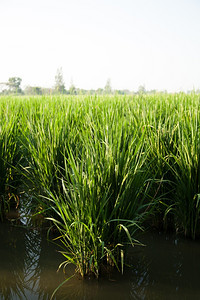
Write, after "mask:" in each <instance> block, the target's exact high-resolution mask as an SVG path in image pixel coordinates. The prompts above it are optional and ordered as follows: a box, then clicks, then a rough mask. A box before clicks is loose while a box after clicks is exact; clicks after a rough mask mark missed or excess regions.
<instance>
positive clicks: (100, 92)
mask: <svg viewBox="0 0 200 300" xmlns="http://www.w3.org/2000/svg"><path fill="white" fill-rule="evenodd" d="M103 92H104V89H102V88H98V89H97V90H96V93H97V94H98V95H103Z"/></svg>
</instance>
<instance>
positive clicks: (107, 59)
mask: <svg viewBox="0 0 200 300" xmlns="http://www.w3.org/2000/svg"><path fill="white" fill-rule="evenodd" d="M199 15H200V1H199V0H0V37H1V45H0V82H5V81H7V80H8V78H9V77H13V76H18V77H21V78H22V86H23V87H25V86H26V85H31V86H43V87H53V85H54V83H55V75H56V71H57V69H58V68H60V67H62V70H63V76H64V80H65V84H66V88H68V87H69V85H70V81H71V80H73V82H74V84H75V86H76V87H79V88H86V89H91V88H94V89H97V88H99V87H101V88H103V87H104V86H105V83H106V80H107V79H108V78H110V79H111V84H112V88H113V89H125V88H127V89H130V90H133V91H137V89H138V87H139V86H140V85H145V87H146V89H148V90H149V89H157V90H165V89H166V90H168V91H180V90H184V91H187V90H191V89H198V88H200V18H199Z"/></svg>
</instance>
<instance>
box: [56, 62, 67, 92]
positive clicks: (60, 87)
mask: <svg viewBox="0 0 200 300" xmlns="http://www.w3.org/2000/svg"><path fill="white" fill-rule="evenodd" d="M55 92H56V93H59V94H65V93H66V89H65V83H64V80H63V73H62V68H58V69H57V73H56V76H55Z"/></svg>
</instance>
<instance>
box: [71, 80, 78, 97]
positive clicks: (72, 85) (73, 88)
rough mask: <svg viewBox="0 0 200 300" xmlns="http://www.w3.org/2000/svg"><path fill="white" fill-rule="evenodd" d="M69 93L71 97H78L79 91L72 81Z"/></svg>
mask: <svg viewBox="0 0 200 300" xmlns="http://www.w3.org/2000/svg"><path fill="white" fill-rule="evenodd" d="M69 93H70V95H77V89H76V87H75V85H74V83H73V80H72V79H71V82H70V86H69Z"/></svg>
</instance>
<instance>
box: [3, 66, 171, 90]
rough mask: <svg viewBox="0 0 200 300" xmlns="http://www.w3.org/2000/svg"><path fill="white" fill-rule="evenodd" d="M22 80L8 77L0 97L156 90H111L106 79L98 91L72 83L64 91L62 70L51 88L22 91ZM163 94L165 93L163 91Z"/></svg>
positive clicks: (29, 87) (141, 87) (28, 87)
mask: <svg viewBox="0 0 200 300" xmlns="http://www.w3.org/2000/svg"><path fill="white" fill-rule="evenodd" d="M21 83H22V79H21V78H19V77H10V78H9V79H8V81H7V82H0V94H1V95H10V94H21V95H23V94H24V95H48V94H50V95H52V94H65V95H80V94H82V95H87V94H90V95H94V94H98V95H104V94H106V95H110V94H119V95H133V94H145V93H148V94H154V93H156V92H157V91H156V90H150V91H148V90H146V89H145V86H144V85H141V86H139V88H138V90H137V91H136V92H133V91H130V90H128V89H123V90H113V89H112V86H111V80H110V79H107V81H106V84H105V86H104V88H98V89H96V90H95V89H90V90H86V89H80V88H77V87H76V86H75V85H74V83H73V81H71V83H70V86H69V89H66V87H65V83H64V79H63V73H62V68H59V69H57V73H56V76H55V85H54V87H53V88H44V87H40V86H26V87H25V88H24V89H22V88H21ZM164 92H165V93H166V92H167V91H164Z"/></svg>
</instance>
